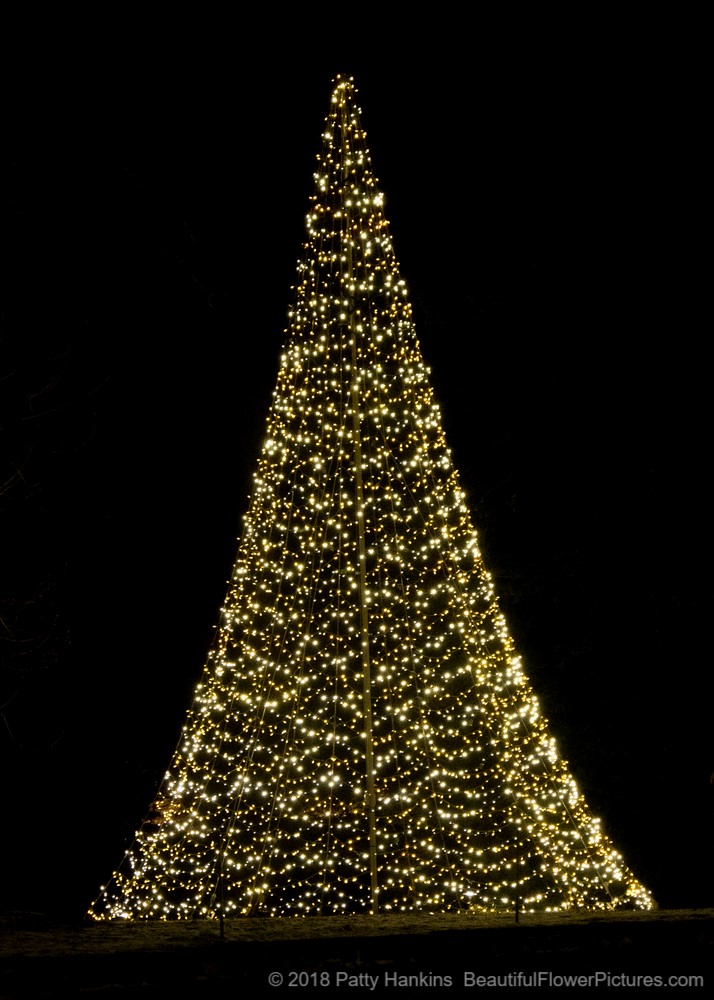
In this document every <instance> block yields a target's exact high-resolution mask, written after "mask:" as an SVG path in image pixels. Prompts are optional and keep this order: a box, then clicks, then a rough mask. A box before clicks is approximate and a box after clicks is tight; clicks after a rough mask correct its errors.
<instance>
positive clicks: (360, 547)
mask: <svg viewBox="0 0 714 1000" xmlns="http://www.w3.org/2000/svg"><path fill="white" fill-rule="evenodd" d="M346 117H347V108H346V104H345V101H344V99H343V102H342V120H341V125H342V178H343V189H342V196H343V210H344V218H345V229H344V233H345V243H346V246H345V255H346V258H347V271H346V277H347V298H348V309H347V316H348V331H349V338H350V346H351V359H352V371H351V389H350V402H351V408H352V439H353V442H354V463H355V517H356V521H357V556H358V561H359V598H360V650H361V658H362V699H363V705H364V743H365V777H366V795H365V800H366V801H365V804H366V808H367V820H368V826H369V874H370V887H371V893H370V895H371V912H372V913H373V914H376V913H377V912H378V910H379V885H378V882H377V797H376V794H375V789H374V740H373V728H374V727H373V721H372V671H371V665H370V658H369V609H368V602H367V552H366V544H365V527H364V486H363V482H362V439H361V435H362V418H361V414H360V398H359V397H360V393H359V369H358V366H357V310H356V307H355V302H354V276H353V262H352V233H351V212H350V207H349V204H348V203H349V201H350V200H351V199H350V198H349V197H348V196H347V192H346V190H345V189H346V185H347V178H348V176H349V171H348V155H347V154H348V146H347V120H346Z"/></svg>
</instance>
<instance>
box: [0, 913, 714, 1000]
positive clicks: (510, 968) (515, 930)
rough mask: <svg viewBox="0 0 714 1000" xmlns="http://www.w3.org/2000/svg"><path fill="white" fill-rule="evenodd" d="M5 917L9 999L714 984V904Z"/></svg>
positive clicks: (2, 952) (3, 988)
mask: <svg viewBox="0 0 714 1000" xmlns="http://www.w3.org/2000/svg"><path fill="white" fill-rule="evenodd" d="M0 921H1V924H2V931H3V933H2V937H1V940H0V997H2V998H5V997H18V998H19V997H38V998H39V997H46V998H51V997H65V996H66V997H69V996H76V995H79V994H80V993H81V995H83V996H84V995H88V996H92V995H93V994H94V993H95V992H96V993H97V994H99V993H101V995H102V996H110V997H111V996H134V995H136V996H142V997H154V996H164V995H166V996H168V995H172V994H173V995H175V994H176V991H177V990H178V992H180V993H181V994H182V995H188V996H197V997H200V996H224V995H225V996H237V995H238V993H237V991H239V990H243V989H245V990H248V991H250V992H251V994H252V995H256V994H259V993H262V992H265V993H266V994H267V995H271V996H274V997H276V998H277V997H279V996H280V994H281V991H282V990H283V989H290V988H291V987H292V988H293V991H292V994H288V995H294V992H295V989H302V990H303V992H305V991H307V990H311V991H312V990H319V989H320V988H322V987H330V990H328V992H329V993H330V995H333V994H334V993H335V992H338V993H339V992H341V991H342V990H343V989H344V990H345V991H346V995H347V996H349V997H354V996H356V995H361V994H362V993H364V995H367V994H374V993H375V992H379V991H380V990H386V989H389V988H398V989H399V990H400V993H399V995H400V996H405V995H412V992H413V994H414V995H423V994H424V993H425V992H431V994H433V993H435V992H436V993H437V994H440V993H442V992H443V995H455V994H458V993H459V992H461V991H467V992H468V991H472V990H473V988H478V987H479V986H481V987H488V986H496V985H499V986H502V985H509V980H508V976H511V977H512V985H515V986H517V985H519V980H518V977H519V976H520V977H521V979H520V983H521V985H522V984H523V977H524V976H529V977H532V976H535V977H537V978H536V979H532V980H528V981H527V982H526V985H529V986H530V988H533V987H534V986H535V987H538V986H540V987H541V988H543V989H544V990H546V989H552V988H553V987H554V986H559V985H563V983H562V981H561V980H560V979H559V978H558V977H562V976H566V975H571V976H572V975H577V976H585V977H588V976H589V977H591V979H590V980H589V981H587V982H586V981H585V980H584V981H583V982H581V983H580V984H579V985H581V986H582V985H593V986H623V985H634V983H629V982H625V981H624V980H623V979H622V977H623V976H629V977H632V976H641V977H660V978H661V979H668V978H669V977H671V976H677V977H681V976H699V977H702V982H703V984H704V985H706V984H707V983H709V984H711V982H712V981H714V978H713V977H712V971H713V966H714V910H710V909H707V910H656V911H651V912H647V913H642V912H629V911H627V912H620V911H618V912H614V913H613V912H611V913H602V914H599V913H596V914H593V913H587V914H586V913H577V914H567V915H563V914H538V915H535V914H522V915H520V918H519V921H518V922H517V923H516V921H515V918H514V915H513V914H504V915H498V916H482V915H479V916H462V915H451V914H434V915H430V914H426V915H409V916H401V915H396V914H394V915H392V914H389V915H387V914H385V915H380V916H374V917H372V916H368V915H357V916H349V917H306V918H268V917H266V918H244V919H235V920H227V921H226V922H225V925H224V936H223V937H221V935H220V925H219V923H218V921H185V922H178V921H176V922H171V921H157V922H134V921H127V922H111V923H109V922H107V923H89V924H83V923H78V924H75V925H72V924H69V923H61V922H57V921H54V920H51V919H49V918H46V917H43V916H42V915H38V914H8V915H6V916H5V917H4V918H0ZM478 977H486V979H485V980H481V979H479V978H478ZM488 977H501V978H500V979H499V980H498V982H497V981H496V980H495V979H493V978H492V979H491V980H490V981H489V980H488ZM504 977H506V978H505V979H504ZM538 977H539V978H538ZM554 977H555V978H554ZM595 977H599V979H596V978H595ZM607 977H610V978H609V980H608V978H607ZM617 977H620V978H619V979H618V978H617ZM643 985H648V984H647V983H644V984H643ZM649 985H657V983H650V984H649ZM670 985H675V984H674V983H670ZM693 985H698V984H697V983H695V984H693ZM405 991H409V992H405Z"/></svg>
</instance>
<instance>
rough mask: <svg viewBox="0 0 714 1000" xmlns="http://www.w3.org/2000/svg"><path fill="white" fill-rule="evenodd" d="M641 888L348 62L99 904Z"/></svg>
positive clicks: (532, 902) (307, 910)
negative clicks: (158, 724)
mask: <svg viewBox="0 0 714 1000" xmlns="http://www.w3.org/2000/svg"><path fill="white" fill-rule="evenodd" d="M653 905H654V903H653V900H652V898H651V896H650V894H649V892H648V891H647V890H646V889H645V888H644V887H643V886H642V885H641V884H640V883H639V882H638V880H637V879H636V877H635V876H634V874H633V873H632V872H631V871H630V869H629V868H628V867H627V865H626V864H625V862H624V861H623V859H622V857H621V856H620V854H619V853H618V851H617V850H616V849H615V847H614V846H613V844H612V842H611V841H610V839H609V838H608V836H607V835H606V834H605V833H604V832H603V830H602V828H601V824H600V822H599V821H598V819H597V818H595V817H593V816H592V815H591V813H590V811H589V809H588V807H587V805H586V803H585V801H584V799H583V796H582V795H581V794H580V792H579V791H578V788H577V785H576V783H575V780H574V778H573V776H572V774H571V773H570V770H569V768H568V765H567V763H566V762H565V761H564V760H563V759H562V758H561V757H560V756H559V753H558V750H557V747H556V744H555V741H554V739H553V737H552V735H551V733H550V731H549V727H548V724H547V722H546V720H545V718H544V717H543V714H542V712H541V710H540V708H539V704H538V700H537V698H536V696H535V694H534V692H533V690H532V688H531V686H530V684H529V681H528V679H527V676H526V674H525V672H524V669H523V666H522V662H521V659H520V657H519V656H518V655H517V653H516V650H515V648H514V644H513V641H512V638H511V636H510V634H509V630H508V627H507V623H506V621H505V619H504V616H503V614H502V612H501V610H500V608H499V603H498V599H497V595H496V593H495V590H494V585H493V581H492V578H491V576H490V575H489V573H488V571H487V569H486V568H485V566H484V564H483V560H482V556H481V553H480V551H479V545H478V538H477V534H476V531H475V529H474V526H473V523H472V519H471V515H470V512H469V508H468V506H467V500H466V496H465V494H464V491H463V489H462V487H461V485H460V482H459V476H458V474H457V471H456V469H455V467H454V464H453V461H452V456H451V453H450V451H449V448H448V446H447V442H446V440H445V435H444V432H443V429H442V420H441V413H440V410H439V406H438V405H437V402H436V400H435V398H434V394H433V391H432V388H431V385H430V372H429V369H428V367H427V365H426V364H425V362H424V360H423V357H422V354H421V350H420V346H419V343H418V340H417V336H416V332H415V327H414V323H413V319H412V313H411V307H410V302H409V297H408V293H407V288H406V285H405V282H404V280H403V279H402V277H401V275H400V270H399V266H398V263H397V260H396V257H395V253H394V249H393V244H392V240H391V236H390V231H389V226H388V222H387V219H386V217H385V213H384V199H383V196H382V193H381V191H380V190H379V188H378V185H377V181H376V179H375V177H374V174H373V172H372V166H371V161H370V155H369V152H368V149H367V145H366V137H365V133H364V131H363V129H362V126H361V124H360V111H359V109H358V108H357V105H356V91H355V87H354V84H353V81H352V80H351V78H346V77H338V78H337V79H336V81H335V83H334V89H333V93H332V100H331V106H330V112H329V114H328V117H327V122H326V127H325V131H324V134H323V137H322V148H321V152H320V154H319V156H318V159H317V168H316V173H315V188H314V194H313V196H312V199H311V203H310V208H309V212H308V215H307V220H306V240H305V243H304V246H303V252H302V256H301V259H300V262H299V264H298V269H297V280H296V285H295V287H294V289H293V302H292V307H291V309H290V311H289V314H288V328H287V330H286V340H285V348H284V353H283V355H282V358H281V363H280V369H279V373H278V378H277V385H276V388H275V391H274V395H273V399H272V403H271V406H270V410H269V414H268V418H267V431H266V437H265V440H264V443H263V446H262V450H261V453H260V457H259V461H258V465H257V470H256V473H255V476H254V480H253V487H252V492H251V496H250V499H249V505H248V510H247V513H246V516H245V520H244V528H243V532H242V535H241V538H240V541H239V547H238V554H237V558H236V561H235V565H234V570H233V575H232V579H231V581H230V584H229V589H228V592H227V595H226V599H225V602H224V605H223V607H222V609H221V615H220V623H219V625H218V627H217V629H216V638H215V642H214V644H213V647H212V649H211V650H210V652H209V655H208V658H207V662H206V664H205V667H204V671H203V674H202V677H201V679H200V682H199V683H198V684H197V687H196V690H195V697H194V700H193V704H192V706H191V708H190V710H189V712H188V715H187V718H186V721H185V725H184V727H183V730H182V732H181V736H180V740H179V743H178V746H177V748H176V750H175V752H174V755H173V759H172V760H171V763H170V766H169V768H168V771H167V773H166V775H165V777H164V779H163V782H162V784H161V786H160V789H159V791H158V794H157V796H156V799H155V801H154V802H153V803H152V806H151V809H150V811H149V813H148V815H147V816H146V818H145V820H144V822H143V823H142V825H141V827H140V829H139V830H138V831H137V833H136V837H135V840H134V842H133V844H132V846H131V847H130V848H129V850H128V851H127V853H126V855H125V857H124V859H123V861H122V863H121V865H120V866H119V867H118V869H117V871H116V872H115V873H114V874H113V876H112V878H111V880H110V881H109V883H108V884H107V885H106V886H104V887H102V889H101V892H100V894H99V896H98V898H97V899H96V901H95V902H94V903H93V905H92V907H91V909H90V914H91V916H92V917H94V918H96V919H119V918H161V919H175V918H195V917H206V918H212V917H216V916H217V915H218V914H220V915H226V916H239V915H248V914H268V915H308V914H338V913H358V912H376V911H377V910H379V911H383V912H389V911H397V912H404V911H425V912H445V911H452V910H467V911H469V910H473V911H501V910H506V911H507V910H513V909H517V908H520V909H521V910H522V911H528V910H568V909H572V908H586V909H587V908H589V909H608V908H612V907H620V906H623V907H633V908H643V909H647V908H650V907H652V906H653Z"/></svg>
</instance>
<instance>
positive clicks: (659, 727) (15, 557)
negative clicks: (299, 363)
mask: <svg viewBox="0 0 714 1000" xmlns="http://www.w3.org/2000/svg"><path fill="white" fill-rule="evenodd" d="M183 27H184V31H183V32H182V33H181V36H180V38H179V37H178V36H177V37H176V38H174V37H173V36H172V37H171V38H170V39H166V38H162V39H159V38H158V36H153V37H152V39H151V41H146V42H144V43H142V44H138V43H137V44H136V45H134V46H129V47H127V48H123V47H121V46H117V50H120V51H117V50H113V51H112V53H111V56H110V54H109V53H108V52H107V51H105V49H104V47H103V45H101V44H97V45H96V46H95V47H94V49H93V55H91V56H88V55H86V53H85V54H83V56H82V57H81V58H74V57H73V58H69V57H67V58H65V55H66V53H65V54H63V53H60V54H58V55H56V58H55V59H54V60H53V61H51V62H48V61H47V60H46V59H45V58H44V56H43V55H42V54H40V53H38V52H34V54H30V55H29V56H28V59H27V60H24V61H22V66H21V68H20V69H18V71H17V72H15V73H13V74H10V78H9V80H8V82H7V83H6V85H5V98H4V103H5V104H6V106H7V108H8V109H9V118H8V120H7V121H6V124H5V138H6V139H8V138H9V140H10V142H9V146H7V147H6V152H5V157H4V158H5V168H6V173H5V181H4V185H3V187H4V191H3V194H4V204H5V208H4V218H5V221H4V223H3V227H2V229H3V240H4V243H5V247H4V257H5V263H4V266H3V272H4V273H3V278H4V282H3V284H4V291H3V304H2V312H3V315H2V348H1V353H0V365H1V369H2V370H0V404H1V406H2V425H1V430H2V438H1V439H0V456H1V459H2V468H3V477H2V481H3V483H4V484H5V485H4V490H3V492H2V493H1V494H0V513H1V515H2V516H1V517H0V532H1V534H0V551H1V556H0V619H1V622H0V625H1V628H2V631H0V668H1V669H2V691H1V695H2V704H3V706H4V707H3V711H2V728H1V732H0V746H1V747H2V764H1V766H2V773H3V776H4V816H5V819H4V821H3V838H4V840H5V842H6V843H5V850H4V852H3V858H4V873H3V877H2V879H1V880H0V910H8V909H9V910H38V911H41V912H55V913H67V914H74V915H78V914H81V913H82V912H83V911H84V910H85V909H86V907H87V906H88V904H89V903H90V902H91V900H92V899H93V898H94V896H95V895H96V893H97V890H98V887H99V885H100V884H101V883H103V882H104V881H105V880H106V879H107V878H108V877H109V875H110V873H111V870H112V869H113V868H114V867H115V865H116V864H117V863H118V861H119V859H120V857H121V855H122V853H123V851H124V849H125V848H126V847H127V846H128V843H129V840H130V838H131V834H132V832H133V830H134V829H135V828H136V826H137V825H138V823H139V821H140V819H141V818H142V816H143V815H144V812H145V810H146V808H147V806H148V804H149V802H150V801H151V799H152V797H153V794H154V791H155V790H156V787H157V785H158V782H159V780H160V778H161V776H162V775H163V773H164V771H165V769H166V766H167V765H168V762H169V758H170V756H171V753H172V751H173V749H174V746H175V744H176V742H177V739H178V734H179V729H180V727H181V725H182V721H183V716H184V713H185V710H186V708H187V707H188V704H189V701H190V697H191V692H192V689H193V685H194V684H195V682H196V680H197V678H198V676H199V674H200V671H201V669H202V666H203V662H204V657H205V653H206V650H207V648H208V645H209V642H210V640H211V635H212V631H213V626H214V624H215V622H216V620H217V612H218V608H219V605H220V603H221V601H222V599H223V594H224V589H225V582H226V580H227V578H228V576H229V574H230V570H231V566H232V562H233V558H234V556H235V551H236V538H237V535H238V533H239V531H240V524H241V516H242V514H243V512H244V511H245V509H246V506H247V496H248V491H249V488H250V476H251V473H252V470H253V466H254V463H255V460H256V457H257V454H258V448H259V444H260V442H261V440H262V436H263V429H264V421H265V417H266V414H267V408H268V403H269V400H270V395H271V392H272V388H273V384H274V380H275V377H276V374H277V369H278V358H279V354H280V352H281V348H282V344H283V331H284V328H285V325H286V312H287V308H288V305H289V303H290V299H291V291H290V286H291V285H292V283H293V281H294V274H295V270H294V269H295V263H296V261H297V258H298V256H299V252H300V244H301V241H302V237H303V225H304V216H305V213H306V210H307V207H308V198H309V195H310V193H311V190H312V174H313V170H314V158H315V155H316V153H317V151H318V148H319V141H320V135H321V131H322V126H323V122H324V118H325V115H326V113H327V109H328V102H329V96H330V91H331V81H332V78H333V77H334V75H335V74H336V73H340V72H343V73H351V74H353V75H354V77H355V82H356V85H357V88H358V91H359V104H360V106H361V108H362V112H363V119H362V121H363V125H364V127H365V129H366V132H367V140H368V144H369V147H370V149H371V152H372V161H373V166H374V170H375V173H376V175H377V177H378V178H379V181H380V184H381V187H382V189H383V191H384V193H385V196H386V213H387V217H388V218H389V220H390V223H391V231H392V236H393V240H394V244H395V249H396V254H397V258H398V259H399V261H400V263H401V267H402V273H403V277H404V278H405V280H406V282H407V285H408V288H409V293H410V297H411V300H412V303H413V307H414V312H415V317H416V323H417V331H418V334H419V337H420V341H421V345H422V348H423V352H424V355H425V356H426V359H427V361H428V363H429V364H430V366H431V369H432V375H433V382H434V385H435V389H436V392H437V395H438V399H439V401H440V403H441V407H442V412H443V419H444V423H445V428H446V433H447V438H448V440H449V442H450V445H451V448H452V452H453V454H454V458H455V462H456V465H457V468H458V469H459V470H460V472H461V476H462V479H463V483H464V486H465V488H466V490H467V494H468V496H469V498H470V503H471V506H472V509H473V513H474V518H475V521H476V525H477V528H478V530H479V534H480V538H481V542H482V548H483V551H484V555H485V558H486V562H487V565H488V566H489V568H490V569H491V571H492V573H493V575H494V578H495V583H496V587H497V590H498V592H499V594H500V596H501V601H502V606H503V609H504V611H505V614H506V616H507V619H508V621H509V625H510V627H511V630H512V632H513V634H514V636H515V638H516V641H517V644H518V647H519V650H520V652H521V653H522V655H523V659H524V663H525V666H526V670H527V672H528V674H529V676H530V678H531V680H532V682H533V685H534V687H535V688H536V690H537V692H538V693H539V695H540V697H541V701H542V704H543V706H544V709H545V713H546V715H547V717H548V718H549V719H550V721H551V725H552V729H553V732H554V734H555V736H556V738H557V741H558V744H559V747H560V749H561V751H562V753H563V756H565V757H566V758H567V759H568V760H569V761H570V763H571V766H572V769H573V771H574V774H575V776H576V778H577V780H578V783H579V784H580V786H581V788H582V789H583V791H584V792H585V795H586V797H587V799H588V801H589V804H590V805H591V807H592V809H593V811H594V812H596V813H597V814H599V815H600V816H601V817H602V819H603V822H604V826H605V829H606V830H607V832H608V833H609V834H610V835H611V836H612V838H613V839H614V841H615V842H616V844H617V845H618V846H619V847H620V849H621V850H622V851H623V853H624V855H625V857H626V860H627V862H628V863H629V864H630V866H631V867H632V868H633V869H634V870H635V872H636V874H637V875H638V876H639V877H640V879H641V880H642V881H643V882H644V883H645V884H646V885H647V886H648V888H650V889H651V890H652V892H653V893H654V895H655V896H656V898H657V899H658V901H659V903H660V905H661V906H665V907H690V906H711V905H712V902H713V890H714V878H713V866H712V851H711V845H712V833H713V832H714V831H713V829H712V826H713V820H712V810H713V801H714V792H713V790H712V785H711V781H710V777H711V775H712V772H713V771H714V752H713V749H712V741H711V712H712V697H711V671H712V660H711V649H710V630H711V621H712V611H711V609H712V599H713V594H712V589H713V588H712V576H711V563H712V535H711V527H710V525H711V511H710V507H711V500H710V496H711V494H710V488H709V485H708V479H709V472H710V470H709V465H710V461H711V446H710V432H711V424H710V405H711V385H710V383H711V375H710V363H709V361H708V360H707V349H706V342H707V340H708V339H709V335H707V334H706V329H707V328H708V326H709V324H708V323H705V319H704V315H705V314H704V311H703V309H702V307H701V300H702V298H703V295H702V290H703V278H704V274H703V272H704V266H703V254H702V244H703V231H704V223H703V220H702V201H703V173H704V170H703V157H704V139H703V135H702V132H703V129H702V119H701V107H700V106H698V105H701V103H702V102H701V96H700V95H701V93H702V78H703V67H702V66H701V65H699V64H698V61H697V57H696V54H693V55H692V57H691V58H688V57H687V56H688V54H687V51H686V45H687V36H686V33H685V34H684V36H683V37H680V36H679V35H678V34H677V33H676V32H673V33H670V31H669V30H668V29H669V26H665V25H660V26H658V27H657V28H653V27H652V25H650V26H649V28H648V29H645V28H643V27H642V26H638V27H637V28H635V27H626V26H624V25H619V26H618V31H617V32H614V31H613V32H610V31H609V30H605V29H603V30H602V33H601V34H602V37H600V34H598V33H593V32H592V31H588V32H584V31H583V30H582V27H580V28H578V29H577V30H576V29H575V27H574V26H571V27H572V28H573V30H572V34H570V35H568V41H567V44H563V42H562V36H558V37H559V39H560V40H559V41H557V42H556V41H555V40H554V39H555V36H553V38H551V41H550V42H548V43H545V42H544V43H539V45H538V46H537V47H536V48H533V47H532V46H531V42H532V39H531V37H530V33H529V31H528V30H526V28H525V27H523V29H522V31H520V32H518V33H517V34H516V35H514V34H513V32H512V27H511V28H509V29H508V30H505V29H504V27H503V26H501V28H500V29H499V31H498V32H497V33H495V34H493V33H490V32H489V30H487V29H486V27H485V26H484V27H483V30H481V31H480V32H476V34H475V35H470V36H469V37H468V39H464V41H462V42H461V43H460V45H459V48H458V50H453V51H452V50H449V51H448V52H447V51H446V50H445V49H444V46H443V44H440V43H439V41H438V39H436V40H435V39H433V38H431V37H430V32H429V31H428V30H425V32H424V36H425V37H430V41H429V46H430V47H429V48H427V47H426V45H425V43H424V42H423V41H422V42H419V43H417V42H412V44H410V45H409V46H401V47H399V46H396V45H393V44H392V43H390V42H388V41H387V40H386V39H385V38H384V37H382V36H381V35H380V40H379V43H378V44H377V43H369V42H365V43H364V44H363V45H355V46H354V48H353V51H352V52H351V53H350V54H345V52H344V50H343V48H341V47H340V46H339V45H335V46H334V51H331V46H330V45H329V44H328V43H327V42H326V41H323V42H320V43H318V41H317V40H315V46H316V49H317V51H312V53H311V54H310V56H309V58H308V56H307V55H305V54H304V53H303V52H301V51H298V49H302V46H300V45H298V44H297V41H296V43H295V46H294V49H293V50H292V53H291V55H290V56H286V55H285V54H284V52H281V53H278V52H277V50H273V49H272V48H269V47H267V46H266V47H264V48H260V46H259V45H258V47H257V49H256V45H257V43H255V39H254V38H253V37H251V38H248V37H246V36H245V35H241V36H240V38H239V39H237V40H235V41H236V46H235V48H233V47H232V45H231V43H230V42H229V40H228V39H226V38H225V37H222V32H221V30H220V25H213V26H212V27H211V29H210V30H208V29H206V30H205V35H204V34H202V33H200V32H198V33H197V34H194V33H193V32H192V31H190V30H187V29H188V28H189V27H190V26H189V25H184V26H183ZM541 27H542V28H543V34H544V36H547V37H550V35H549V33H548V31H547V30H546V27H545V26H541ZM665 28H667V30H665ZM560 30H561V31H565V32H566V33H567V31H568V30H569V28H568V26H565V27H563V26H562V25H561V26H560ZM305 35H306V36H307V35H309V32H308V31H307V30H305ZM586 38H587V41H585V39H586ZM159 41H161V44H159ZM405 50H408V54H405ZM400 53H401V54H400Z"/></svg>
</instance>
